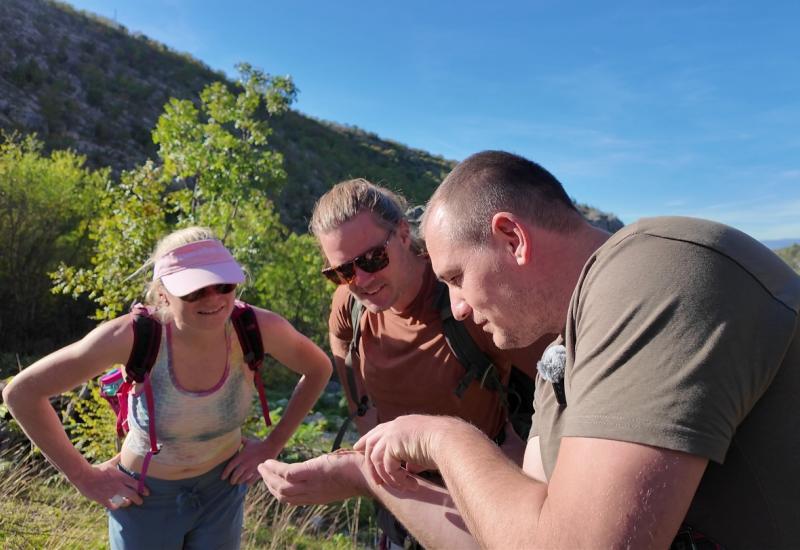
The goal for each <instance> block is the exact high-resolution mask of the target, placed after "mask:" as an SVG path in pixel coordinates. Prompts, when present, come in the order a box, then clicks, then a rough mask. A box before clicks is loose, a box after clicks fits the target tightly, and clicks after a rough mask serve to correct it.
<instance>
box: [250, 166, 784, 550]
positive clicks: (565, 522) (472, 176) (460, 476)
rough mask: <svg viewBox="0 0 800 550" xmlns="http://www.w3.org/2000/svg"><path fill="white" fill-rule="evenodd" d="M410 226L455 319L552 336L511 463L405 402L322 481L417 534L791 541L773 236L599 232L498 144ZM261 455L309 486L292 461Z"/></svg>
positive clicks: (277, 483)
mask: <svg viewBox="0 0 800 550" xmlns="http://www.w3.org/2000/svg"><path fill="white" fill-rule="evenodd" d="M423 231H424V235H425V238H426V243H427V247H428V252H429V254H430V257H431V262H432V267H433V270H434V272H435V273H436V275H437V277H438V278H439V279H441V280H443V281H445V282H446V283H447V285H448V288H449V290H450V299H451V307H452V309H453V314H454V316H456V318H460V319H463V318H466V317H471V318H472V320H473V321H474V322H475V323H477V324H478V325H479V326H480V327H481V328H483V330H485V331H487V332H490V333H491V334H492V338H493V340H494V343H495V344H496V345H497V346H498V347H499V348H512V347H520V346H524V345H526V343H530V342H532V341H534V340H536V339H537V338H538V337H540V336H541V335H542V334H545V333H559V334H561V339H560V342H558V343H557V344H556V345H555V346H553V347H551V348H550V349H549V350H548V352H547V353H546V354H545V355H546V357H547V358H548V360H547V361H544V360H543V361H542V363H541V364H540V366H541V367H542V368H541V369H540V372H542V373H545V374H546V375H547V379H548V380H550V382H545V381H544V377H543V376H542V377H540V378H537V389H536V397H535V408H536V414H535V415H534V426H533V433H532V437H531V438H530V439H529V441H528V444H527V448H526V452H525V460H524V463H523V467H522V469H521V470H520V469H519V468H518V467H516V466H515V465H513V464H511V463H509V462H508V461H506V460H505V459H504V458H503V457H502V455H501V454H500V453H498V451H497V449H496V448H495V447H494V446H493V445H492V444H491V443H490V442H489V441H488V440H487V439H486V437H485V436H484V435H483V434H482V433H481V432H479V431H478V430H476V429H475V428H473V427H471V426H469V425H467V424H465V423H463V422H461V421H459V420H458V419H454V418H446V417H431V416H423V415H410V416H404V417H400V418H398V419H396V420H394V421H392V422H387V423H384V424H381V425H380V426H378V427H376V428H375V429H374V430H372V431H371V432H370V433H369V434H367V435H366V436H365V437H363V438H362V439H361V440H360V441H359V442H358V443H357V444H356V446H355V449H356V450H358V451H361V452H363V453H364V456H363V457H362V456H361V455H348V456H343V457H335V459H326V460H327V462H326V463H327V464H328V465H329V466H330V467H331V471H332V472H335V473H336V475H337V477H339V478H340V479H343V480H344V482H343V484H342V486H341V487H340V490H339V491H338V492H336V493H335V496H337V497H338V498H343V497H345V496H352V495H355V494H372V495H375V496H376V497H377V498H379V499H380V500H381V501H382V502H383V504H384V505H386V506H387V507H388V508H389V509H390V510H391V511H392V512H393V513H394V514H395V515H396V516H397V517H398V518H400V519H401V520H402V521H403V523H404V524H405V525H406V527H408V529H409V530H410V531H411V533H412V534H414V535H415V536H416V537H417V538H418V539H419V540H421V541H422V542H423V543H424V544H425V546H426V547H459V548H465V547H470V546H474V545H476V544H477V545H480V546H482V547H488V548H570V549H571V548H617V547H626V548H666V547H669V546H670V545H673V544H674V545H675V548H679V547H682V548H691V547H693V546H692V545H695V546H697V547H700V548H710V547H713V546H709V544H710V543H708V540H709V539H711V540H712V541H714V542H716V543H719V544H721V545H722V546H723V547H725V548H792V547H796V546H797V544H798V541H800V506H799V505H798V504H797V503H796V500H797V498H798V496H800V469H799V468H798V467H797V465H798V461H800V414H798V412H799V411H798V406H797V405H796V404H795V403H796V402H797V401H798V397H797V396H798V395H800V323H798V312H799V311H800V277H798V276H797V275H796V274H795V273H793V272H792V271H791V270H790V269H789V268H788V266H787V265H786V264H784V263H783V262H782V261H780V259H779V258H777V257H776V256H775V255H774V254H773V253H772V252H771V251H769V250H767V249H766V248H765V247H763V246H762V245H760V244H759V243H757V242H756V241H754V240H753V239H751V238H750V237H747V236H746V235H744V234H743V233H741V232H739V231H737V230H735V229H732V228H730V227H726V226H724V225H721V224H717V223H714V222H709V221H704V220H695V219H689V218H653V219H647V220H641V221H640V222H638V223H635V224H632V225H631V226H629V227H627V228H624V229H623V230H621V231H620V232H618V233H617V234H615V235H614V236H609V235H608V234H607V233H605V232H602V231H600V230H598V229H596V228H593V227H591V226H590V225H589V224H588V223H587V222H586V221H585V220H584V219H583V218H582V217H581V216H580V214H579V213H578V212H577V210H576V209H575V208H574V205H573V204H572V201H571V200H570V199H569V196H568V195H567V194H566V193H565V192H564V189H563V188H562V187H561V184H560V183H559V182H558V180H556V179H555V178H554V177H553V176H552V175H551V174H550V173H549V172H547V171H546V170H545V169H544V168H542V167H541V166H539V165H537V164H535V163H533V162H530V161H528V160H526V159H524V158H522V157H519V156H517V155H512V154H509V153H505V152H500V151H485V152H482V153H478V154H476V155H473V156H471V157H469V158H467V159H466V160H464V161H463V162H462V163H460V164H459V165H457V166H456V168H455V169H454V170H453V171H452V172H451V173H450V174H449V175H448V176H447V178H446V179H445V181H444V182H443V183H442V185H441V186H440V187H439V188H438V189H437V191H436V192H435V193H434V196H433V197H432V198H431V201H430V202H429V205H428V209H427V213H426V218H425V220H424V222H423ZM556 346H563V347H560V348H559V347H556ZM559 350H560V351H561V353H558V351H559ZM551 352H552V353H551ZM560 357H563V362H560V361H559V360H558V358H560ZM559 366H560V367H561V369H559V368H556V367H559ZM544 367H546V368H544ZM405 464H413V465H415V467H417V468H420V467H421V468H437V469H438V470H439V472H440V473H441V475H442V477H443V478H444V480H445V483H446V485H447V489H448V490H449V493H448V494H446V495H445V494H442V493H441V492H439V493H437V492H436V489H435V488H432V487H430V486H429V485H428V484H426V483H425V482H424V480H419V479H415V478H413V477H412V476H410V475H409V474H408V473H407V472H406V471H405V470H404V469H403V466H404V465H405ZM260 471H261V473H262V476H263V477H264V479H265V481H266V482H267V485H268V486H269V488H270V490H271V491H272V492H273V494H276V495H278V496H279V498H282V499H284V500H288V501H290V502H300V501H302V500H303V494H302V492H303V489H302V477H303V472H302V466H301V467H299V468H293V467H291V466H286V465H280V464H279V463H271V462H267V463H266V464H265V465H264V466H262V467H261V468H260ZM331 495H334V492H331ZM456 510H457V512H458V514H456V513H455V511H456ZM462 522H463V523H462ZM465 528H466V530H465Z"/></svg>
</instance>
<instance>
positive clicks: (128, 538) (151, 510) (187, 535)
mask: <svg viewBox="0 0 800 550" xmlns="http://www.w3.org/2000/svg"><path fill="white" fill-rule="evenodd" d="M225 464H226V462H223V463H222V464H220V465H219V466H217V467H215V468H214V469H212V470H210V471H208V472H206V473H205V474H202V475H200V476H197V477H191V478H187V479H177V480H165V479H156V478H152V477H149V476H148V477H147V479H146V480H145V484H146V485H147V488H148V489H150V495H149V496H146V497H144V503H143V504H142V505H141V506H136V505H135V504H132V505H130V506H127V507H125V508H119V509H118V510H109V512H108V539H109V543H110V545H111V549H112V550H139V549H144V548H146V549H147V550H179V549H187V550H191V549H203V550H206V549H208V550H212V549H219V550H229V549H234V550H238V548H239V545H240V541H241V537H242V522H243V520H244V496H245V494H246V493H247V485H231V484H230V483H229V482H228V481H227V480H221V479H220V476H221V475H222V470H223V469H224V468H225ZM120 469H121V470H122V471H124V472H125V473H127V474H128V475H130V476H131V477H134V478H137V479H138V474H136V473H133V472H129V471H127V470H126V469H124V468H122V467H120Z"/></svg>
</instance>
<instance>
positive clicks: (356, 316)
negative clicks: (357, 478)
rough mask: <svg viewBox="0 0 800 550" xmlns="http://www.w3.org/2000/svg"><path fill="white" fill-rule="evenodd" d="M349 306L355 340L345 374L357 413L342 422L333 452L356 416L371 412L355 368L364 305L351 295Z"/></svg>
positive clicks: (345, 365)
mask: <svg viewBox="0 0 800 550" xmlns="http://www.w3.org/2000/svg"><path fill="white" fill-rule="evenodd" d="M347 305H348V307H349V308H350V322H351V323H352V326H353V338H352V339H351V340H350V345H349V346H348V348H347V355H346V356H345V358H344V373H345V382H347V388H348V391H349V393H350V399H351V400H352V401H353V403H355V404H356V411H355V412H354V413H352V414H350V415H349V416H348V417H347V418H345V419H344V421H343V422H342V425H341V427H340V428H339V432H338V433H337V434H336V438H335V439H334V440H333V446H332V447H331V451H335V450H336V449H338V448H339V447H341V445H342V439H344V434H345V433H346V432H347V427H348V426H349V425H350V423H351V422H352V421H353V419H354V418H355V417H356V416H364V415H365V414H367V410H369V397H367V396H366V395H359V394H358V386H357V385H356V375H355V367H354V366H353V363H354V362H355V359H356V358H357V357H358V345H359V343H360V342H361V316H362V315H363V314H364V304H362V303H361V302H359V301H358V300H356V297H355V296H353V295H352V294H350V298H349V299H348V301H347Z"/></svg>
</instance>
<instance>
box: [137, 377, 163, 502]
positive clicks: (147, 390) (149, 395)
mask: <svg viewBox="0 0 800 550" xmlns="http://www.w3.org/2000/svg"><path fill="white" fill-rule="evenodd" d="M144 397H145V401H146V403H147V415H148V417H149V418H150V421H149V422H148V427H147V432H148V435H149V436H150V450H149V451H147V454H145V455H144V460H143V461H142V471H141V473H140V474H139V483H138V484H137V485H136V492H137V493H139V494H140V495H143V494H144V480H145V479H146V478H147V468H148V467H150V460H151V459H152V458H153V456H155V455H157V454H158V453H159V451H161V446H160V445H159V444H158V439H157V438H156V405H155V401H154V399H153V386H152V385H151V384H150V375H149V374H148V375H146V376H145V379H144Z"/></svg>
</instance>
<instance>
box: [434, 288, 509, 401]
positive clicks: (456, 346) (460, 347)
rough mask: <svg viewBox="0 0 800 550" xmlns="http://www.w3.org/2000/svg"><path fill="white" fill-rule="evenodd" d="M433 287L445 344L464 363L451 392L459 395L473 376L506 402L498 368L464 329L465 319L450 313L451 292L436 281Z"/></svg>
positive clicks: (483, 386)
mask: <svg viewBox="0 0 800 550" xmlns="http://www.w3.org/2000/svg"><path fill="white" fill-rule="evenodd" d="M437 285H438V286H437V290H436V306H437V307H438V309H439V314H440V315H441V318H442V327H443V330H444V337H445V339H446V340H447V345H448V346H450V350H451V351H452V352H453V354H454V355H455V356H456V359H458V361H459V362H460V363H461V365H462V366H463V367H464V371H465V372H464V376H463V377H462V378H461V381H460V382H459V383H458V385H457V386H456V389H455V390H454V393H455V394H456V395H457V396H458V397H462V396H463V395H464V392H465V391H466V390H467V388H468V387H469V385H470V384H471V383H472V381H473V380H478V381H479V383H480V385H481V387H482V388H487V389H489V390H492V391H496V392H498V393H499V394H500V397H501V399H502V401H503V406H506V407H507V406H508V403H507V402H506V388H505V386H503V383H502V382H501V381H500V376H499V374H498V372H497V368H496V367H495V366H494V363H492V360H491V359H489V357H488V356H487V355H486V354H485V353H483V352H482V351H481V350H480V348H478V345H477V344H476V343H475V341H474V340H473V339H472V336H470V334H469V332H468V331H467V327H466V326H464V323H462V322H460V321H458V320H457V319H456V318H455V317H453V311H452V310H451V309H450V293H449V292H448V291H447V285H445V284H444V283H443V282H441V281H439V282H438V283H437Z"/></svg>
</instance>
